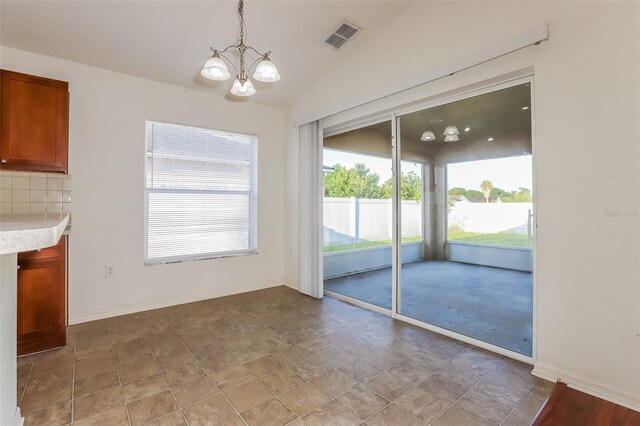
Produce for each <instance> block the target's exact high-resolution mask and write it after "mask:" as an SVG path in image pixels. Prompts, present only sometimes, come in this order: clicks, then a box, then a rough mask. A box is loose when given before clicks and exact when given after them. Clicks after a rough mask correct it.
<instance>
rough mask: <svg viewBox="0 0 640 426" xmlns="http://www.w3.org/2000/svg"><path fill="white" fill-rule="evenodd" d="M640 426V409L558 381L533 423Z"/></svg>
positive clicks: (558, 425) (542, 424) (538, 425)
mask: <svg viewBox="0 0 640 426" xmlns="http://www.w3.org/2000/svg"><path fill="white" fill-rule="evenodd" d="M572 425H580V426H640V412H638V411H634V410H631V409H629V408H625V407H622V406H620V405H617V404H614V403H612V402H609V401H605V400H603V399H600V398H596V397H595V396H592V395H588V394H586V393H584V392H580V391H577V390H575V389H571V388H569V387H567V385H566V384H564V383H560V382H559V383H557V384H556V385H555V386H554V388H553V392H552V393H551V397H549V400H548V401H547V403H546V404H545V405H544V406H543V407H542V409H541V410H540V413H539V414H538V415H537V416H536V418H535V419H534V421H533V423H532V426H572Z"/></svg>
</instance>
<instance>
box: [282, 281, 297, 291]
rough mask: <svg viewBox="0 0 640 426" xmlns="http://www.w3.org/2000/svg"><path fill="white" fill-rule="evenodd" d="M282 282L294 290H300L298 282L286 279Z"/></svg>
mask: <svg viewBox="0 0 640 426" xmlns="http://www.w3.org/2000/svg"><path fill="white" fill-rule="evenodd" d="M282 284H283V285H285V286H286V287H289V288H292V289H294V290H298V283H292V282H289V281H285V282H283V283H282Z"/></svg>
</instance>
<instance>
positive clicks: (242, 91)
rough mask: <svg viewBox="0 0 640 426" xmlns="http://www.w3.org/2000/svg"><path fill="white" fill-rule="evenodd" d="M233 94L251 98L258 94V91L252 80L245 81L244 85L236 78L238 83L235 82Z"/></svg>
mask: <svg viewBox="0 0 640 426" xmlns="http://www.w3.org/2000/svg"><path fill="white" fill-rule="evenodd" d="M231 93H233V94H234V95H236V96H251V95H253V94H255V93H256V89H254V87H253V83H251V80H245V82H244V83H243V82H241V81H240V80H239V79H237V78H236V81H234V82H233V87H232V88H231Z"/></svg>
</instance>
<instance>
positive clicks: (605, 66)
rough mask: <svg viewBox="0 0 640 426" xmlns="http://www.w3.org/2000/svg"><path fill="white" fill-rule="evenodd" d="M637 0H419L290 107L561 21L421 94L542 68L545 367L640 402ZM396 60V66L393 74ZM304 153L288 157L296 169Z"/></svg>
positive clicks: (541, 326)
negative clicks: (544, 36)
mask: <svg viewBox="0 0 640 426" xmlns="http://www.w3.org/2000/svg"><path fill="white" fill-rule="evenodd" d="M639 7H640V4H638V3H637V2H616V3H612V2H594V3H588V2H511V3H509V2H416V3H414V4H413V5H411V6H409V7H408V8H407V10H406V11H405V12H404V13H403V14H401V15H399V16H398V17H397V18H396V19H394V20H393V21H391V22H390V23H389V24H388V25H387V26H385V27H384V28H382V29H380V30H379V32H378V34H377V36H376V37H375V38H374V39H372V40H371V42H369V43H368V44H367V45H365V46H363V48H362V49H359V50H357V51H355V50H354V51H348V52H347V48H348V45H347V48H345V51H344V53H343V57H344V60H343V62H342V63H341V64H340V65H339V66H337V67H335V68H334V69H332V70H331V71H329V72H327V74H326V76H325V77H324V78H323V79H322V80H321V81H319V82H318V83H317V84H316V85H315V86H313V87H312V88H311V89H309V90H308V91H307V92H305V93H302V94H301V95H300V97H299V98H298V101H297V103H296V105H294V106H293V108H292V109H291V111H289V115H290V116H291V117H292V118H299V117H303V116H305V115H306V114H309V113H313V112H316V111H322V110H325V109H326V108H330V107H333V106H335V105H340V104H342V103H344V102H347V101H348V100H349V99H353V98H359V97H363V96H365V95H366V94H367V92H371V91H377V90H379V89H381V88H384V87H387V86H391V85H392V84H395V83H397V82H398V81H402V80H403V79H409V78H410V77H412V76H414V75H417V74H419V73H420V72H424V71H426V70H429V69H431V68H432V67H435V66H438V65H442V64H444V63H448V62H450V61H452V60H456V59H460V58H463V57H464V56H465V54H470V53H471V52H476V51H479V50H483V49H487V48H490V47H491V46H493V45H495V44H496V43H500V42H502V41H505V40H507V39H510V38H512V37H514V36H516V35H518V34H520V33H522V32H523V31H526V30H529V29H532V28H535V27H537V26H539V25H543V24H545V23H550V28H551V38H550V40H548V41H547V42H544V43H543V44H542V45H540V46H537V47H529V48H526V49H523V50H520V51H518V52H515V53H512V54H510V55H507V56H504V57H502V58H499V59H497V60H493V61H490V62H488V63H485V64H483V65H481V66H478V67H475V68H472V69H469V70H467V71H464V72H461V73H458V74H456V75H454V76H452V77H448V78H444V79H441V80H438V81H436V82H433V83H430V84H427V85H424V86H422V87H420V88H416V89H413V90H412V93H413V94H415V95H421V96H422V97H424V98H427V97H429V96H435V95H437V94H439V93H444V92H446V91H449V90H454V89H456V88H459V87H463V86H465V85H469V84H474V83H477V82H481V81H484V80H486V79H490V78H494V77H496V76H500V75H503V74H506V73H510V72H514V71H517V70H521V69H524V68H527V67H533V69H534V72H535V93H534V105H535V108H534V114H535V129H534V130H535V146H534V150H535V173H536V176H537V180H536V182H535V183H536V185H535V191H536V200H537V205H536V207H537V223H538V229H537V267H536V278H537V294H536V299H537V310H536V319H535V325H536V338H537V339H536V347H535V371H536V373H537V374H540V375H543V376H545V377H547V378H551V379H555V378H557V377H560V378H562V379H563V380H565V381H568V382H569V383H573V384H574V385H576V386H579V387H582V388H585V389H588V390H589V391H590V392H592V393H599V394H602V395H604V396H605V397H607V398H609V399H613V400H617V401H620V402H623V403H626V404H627V405H635V406H636V407H640V319H639V317H638V315H639V311H640V309H639V301H640V294H639V283H640V269H639V268H638V259H639V258H640V223H639V217H638V216H639V214H638V212H639V208H640V197H639V196H640V174H639V170H640V167H639V160H640V152H639V143H638V140H639V136H640V134H639V129H638V117H639V115H640V114H639V113H640V111H639V108H638V100H639V93H640V91H639V89H640V87H639V80H640V79H639V78H638V75H640V73H639V63H640V61H639V52H640V48H639V47H640V46H639V40H640V37H639V30H638V23H639V19H638V17H639ZM367 30H369V29H366V28H365V31H367ZM371 30H373V29H371ZM376 31H378V30H377V29H376ZM385 66H386V67H390V68H389V69H384V71H385V72H382V69H383V67H385ZM292 151H293V152H295V147H292ZM293 159H295V155H291V156H289V165H290V166H291V167H292V170H293V169H295V167H297V166H296V165H295V164H293V161H292V160H293ZM290 173H292V172H290ZM296 191H297V190H296V188H295V183H294V184H293V185H292V186H291V187H290V192H289V193H290V197H291V198H290V199H289V206H288V208H289V209H290V211H289V212H288V215H289V217H290V219H291V220H294V221H295V220H296V219H295V217H296V211H297V210H296V209H297V199H296V198H295V194H296V193H297V192H296ZM569 191H570V195H569ZM567 197H570V198H571V200H572V203H571V204H570V205H567V203H566V200H567ZM610 211H614V212H616V211H621V212H623V215H622V216H616V215H615V214H609V213H608V212H610ZM289 250H291V251H295V245H291V246H290V247H289ZM290 259H295V255H292V256H291V257H290ZM295 268H296V265H295V264H293V263H289V264H287V265H286V268H285V269H286V275H287V277H288V280H292V279H293V277H295V276H296V274H295Z"/></svg>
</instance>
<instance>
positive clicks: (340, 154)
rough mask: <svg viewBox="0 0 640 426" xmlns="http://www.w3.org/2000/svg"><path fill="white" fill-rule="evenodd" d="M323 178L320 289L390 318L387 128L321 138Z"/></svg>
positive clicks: (389, 150)
mask: <svg viewBox="0 0 640 426" xmlns="http://www.w3.org/2000/svg"><path fill="white" fill-rule="evenodd" d="M323 174H324V198H323V237H324V247H323V251H324V256H323V260H324V266H323V272H324V289H325V291H326V292H328V293H329V294H330V295H333V296H337V297H347V298H350V299H351V300H355V301H358V302H363V303H366V304H368V305H371V306H373V307H375V308H380V309H384V310H388V311H389V312H390V311H391V298H392V277H393V273H392V253H393V248H392V240H393V226H392V224H393V220H392V217H393V211H392V194H393V179H392V146H391V122H390V121H384V122H382V123H378V124H375V125H372V126H367V127H363V128H359V129H356V130H353V131H349V132H345V133H341V134H338V135H334V136H331V137H325V138H324V148H323Z"/></svg>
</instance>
